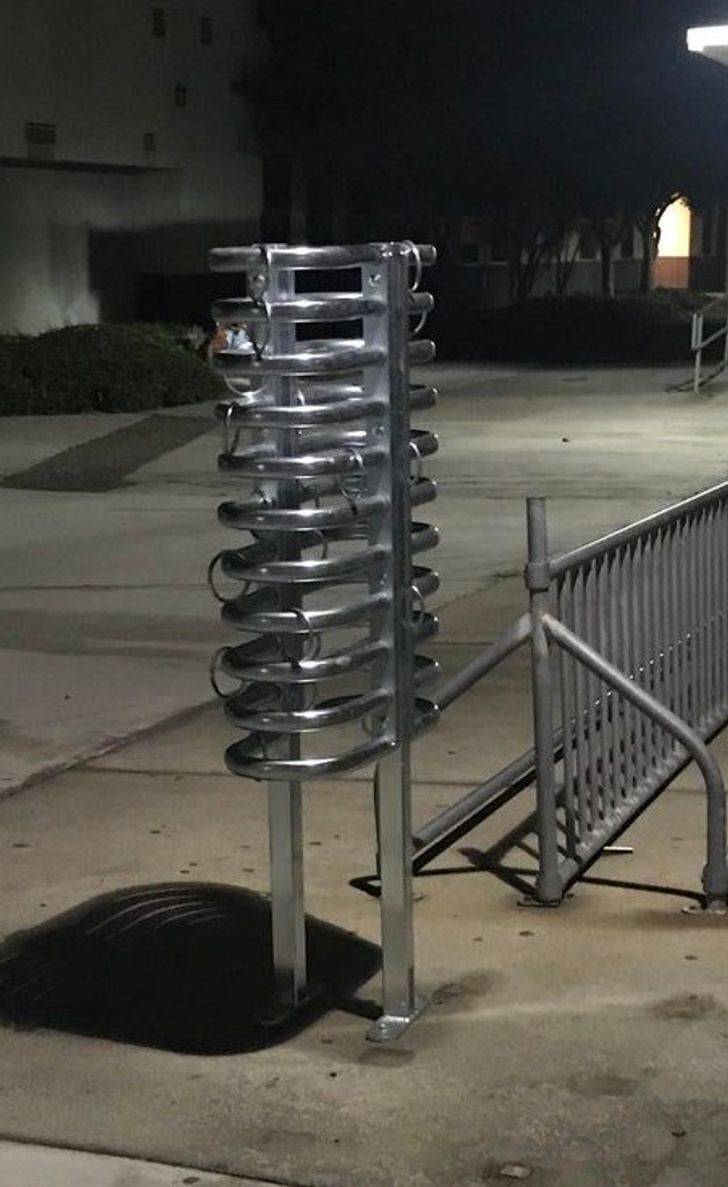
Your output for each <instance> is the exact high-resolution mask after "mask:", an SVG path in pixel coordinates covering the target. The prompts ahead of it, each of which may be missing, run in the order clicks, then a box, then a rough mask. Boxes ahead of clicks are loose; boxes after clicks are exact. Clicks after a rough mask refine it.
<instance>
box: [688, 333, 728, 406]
mask: <svg viewBox="0 0 728 1187" xmlns="http://www.w3.org/2000/svg"><path fill="white" fill-rule="evenodd" d="M692 330H693V341H692V347H693V350H694V352H695V372H694V375H693V393H694V394H695V395H696V396H697V395H698V393H699V391H700V373H701V370H702V367H703V350H702V342H703V315H702V313H694V314H693V325H692ZM726 346H727V347H728V338H727V339H726Z"/></svg>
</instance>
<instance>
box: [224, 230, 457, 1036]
mask: <svg viewBox="0 0 728 1187" xmlns="http://www.w3.org/2000/svg"><path fill="white" fill-rule="evenodd" d="M434 259H435V252H434V249H433V248H431V247H426V246H425V247H418V246H417V245H415V244H413V243H410V242H405V243H372V244H365V245H362V246H358V247H357V246H355V247H341V246H334V247H291V246H287V245H283V244H265V245H256V246H253V247H231V248H218V249H215V250H213V251H212V252H211V254H210V267H211V268H212V270H213V271H216V272H233V273H239V274H241V276H243V275H245V276H246V277H247V295H245V296H240V297H239V298H234V299H228V300H221V301H219V302H218V303H217V304H216V305H215V307H214V310H213V316H214V318H215V320H216V322H217V324H218V325H219V326H220V327H223V328H226V327H231V326H237V325H242V326H245V327H246V329H247V332H248V334H249V336H250V340H251V343H252V349H249V350H247V351H246V350H243V351H241V350H237V349H227V350H223V351H221V352H220V353H219V354H218V355H217V356H216V363H217V365H218V367H219V368H220V370H221V372H222V374H223V376H224V377H225V379H226V381H227V384H228V387H229V388H230V392H231V395H230V399H229V400H227V401H225V402H224V403H223V404H221V406H220V408H219V410H218V411H219V415H220V417H221V419H222V422H223V439H224V444H223V450H222V453H221V455H220V459H219V464H220V467H221V469H222V470H224V471H226V472H227V473H230V474H234V475H236V476H239V477H240V479H241V480H244V481H245V482H246V483H247V485H248V486H249V491H248V493H247V495H246V497H245V498H244V499H242V501H226V502H224V503H222V504H221V506H220V507H219V512H218V515H219V520H220V522H221V523H222V524H224V525H225V526H226V527H229V528H231V529H233V530H234V531H237V532H246V533H249V534H250V536H252V543H249V542H248V543H243V544H241V545H234V546H232V547H230V548H227V549H225V550H223V551H222V552H221V553H219V554H218V556H216V557H215V558H214V560H213V561H212V563H211V565H210V578H211V584H212V587H213V590H214V591H215V592H216V595H217V596H218V597H219V598H220V600H221V601H222V603H223V606H222V618H223V620H224V622H225V623H226V624H227V625H229V626H230V627H231V628H233V629H234V630H236V631H239V632H242V633H243V634H245V635H249V636H252V638H250V639H248V640H246V641H243V642H241V643H239V644H237V645H232V646H228V647H225V648H223V649H222V650H221V651H220V652H219V653H218V655H217V656H216V657H215V659H214V661H213V682H214V684H215V686H216V688H217V689H218V691H219V692H220V694H221V695H222V696H223V697H224V700H225V709H226V713H227V715H228V717H229V719H230V721H231V723H232V724H233V725H235V726H237V727H239V728H241V729H242V730H244V731H245V736H244V737H243V739H242V740H241V741H237V742H234V743H233V744H232V745H230V746H229V747H228V750H227V752H226V756H225V757H226V762H227V765H228V767H229V768H230V770H231V771H233V772H234V773H235V774H237V775H242V776H247V777H249V778H252V779H257V780H262V781H265V782H266V783H267V785H268V803H269V822H270V854H271V898H272V927H273V949H274V951H273V957H274V967H275V974H276V988H277V995H278V999H279V1003H280V1005H281V1009H282V1011H283V1013H285V1012H286V1011H288V1012H290V1011H291V1010H295V1009H297V1008H298V1007H299V1006H300V1005H301V1004H302V1003H304V1002H305V1001H306V999H307V995H308V993H309V985H308V980H307V969H306V946H305V926H304V893H303V859H302V820H301V816H302V796H301V787H302V782H303V781H305V780H307V779H311V778H316V777H325V776H330V775H334V774H338V773H340V772H344V771H350V770H353V769H354V768H357V767H361V766H364V765H366V764H369V763H371V762H376V764H377V768H376V772H377V773H376V788H377V803H378V839H379V868H380V874H381V884H382V948H383V979H384V987H383V1015H382V1018H381V1019H380V1020H379V1021H378V1023H377V1024H376V1026H375V1027H374V1028H373V1031H372V1033H371V1037H372V1038H374V1039H386V1038H390V1037H393V1036H395V1035H396V1034H398V1033H400V1031H401V1030H402V1029H403V1027H405V1026H406V1025H407V1024H408V1023H409V1022H410V1021H411V1019H412V1018H413V1017H414V1016H415V1014H416V1013H417V1012H418V1009H419V1003H418V1000H417V998H416V995H415V988H414V972H413V943H412V891H411V866H412V829H411V819H410V815H411V813H410V761H409V747H410V742H411V739H412V737H413V736H414V735H415V734H417V733H418V732H420V731H421V730H423V729H425V728H426V727H427V726H429V725H431V724H432V723H433V722H434V721H435V720H436V718H437V709H436V707H435V705H434V704H433V702H432V701H431V700H427V699H426V698H425V697H423V696H422V695H421V690H422V689H423V688H424V687H425V686H426V685H427V683H428V682H429V681H431V680H432V679H433V678H434V677H436V676H437V674H438V668H437V665H436V664H435V663H434V662H433V661H431V660H429V659H427V658H426V657H422V656H419V655H416V654H415V650H414V649H415V645H416V644H417V642H418V641H420V640H424V639H426V638H427V637H428V636H431V635H432V634H434V632H435V631H436V628H437V622H436V619H435V618H434V617H433V616H432V615H431V614H430V613H428V612H427V610H426V608H425V598H426V596H427V595H428V594H430V593H432V592H433V591H434V590H435V589H436V588H437V584H438V578H437V575H436V574H435V573H433V572H432V571H431V570H429V569H428V568H426V567H425V566H423V565H420V564H414V563H413V557H419V555H420V554H422V553H424V552H425V551H426V550H428V549H430V548H432V547H433V546H434V545H435V544H436V543H437V532H436V531H435V529H434V528H432V527H431V526H430V525H429V524H427V523H424V522H421V521H413V520H412V515H411V513H412V510H413V509H414V508H417V507H420V506H422V505H423V504H426V503H428V502H429V501H430V500H432V499H433V498H434V497H435V493H436V492H435V487H434V484H433V483H432V482H431V481H430V480H429V479H428V478H427V477H425V476H424V474H423V473H422V464H423V461H424V459H426V458H427V456H428V455H430V454H432V453H434V452H435V450H436V449H437V441H436V438H435V437H434V435H433V434H432V433H430V432H427V431H425V430H417V431H415V430H413V429H412V428H411V426H410V411H411V410H412V409H413V408H417V409H421V408H426V407H428V406H429V405H431V404H432V403H433V402H434V400H435V398H436V392H435V391H434V389H433V388H431V387H426V386H417V387H415V386H413V385H411V384H410V378H409V367H410V363H412V362H418V363H421V362H426V361H428V360H430V359H431V358H432V357H433V355H434V344H433V343H432V342H430V341H429V340H427V339H413V334H415V333H417V332H418V331H419V330H420V329H421V328H422V326H423V325H424V322H425V319H426V317H427V314H428V313H429V312H430V310H431V309H432V304H433V302H432V298H431V296H430V295H429V294H427V293H424V292H420V291H419V284H420V280H421V277H422V271H423V268H424V267H425V266H427V265H429V264H432V263H433V262H434ZM304 270H305V271H307V272H312V271H316V270H325V271H326V273H327V274H328V273H330V272H332V271H336V272H337V273H338V274H339V275H340V277H341V278H342V285H341V287H342V289H344V290H345V291H325V292H309V291H307V292H305V293H304V292H299V291H297V284H296V278H297V276H298V275H299V273H300V272H301V271H304ZM309 279H310V278H309ZM306 288H310V283H309V284H307V285H306ZM337 289H338V285H337ZM315 323H319V324H321V323H323V324H324V325H329V326H330V325H331V323H338V324H343V325H344V326H345V327H346V328H345V330H344V331H343V334H344V335H345V336H335V337H325V338H308V339H306V338H303V337H302V336H301V329H300V327H302V326H306V325H309V326H310V325H311V324H315ZM221 577H224V578H225V579H226V580H227V582H228V583H229V582H230V581H232V582H233V587H232V591H231V592H222V591H221V590H220V582H221ZM222 684H224V685H225V688H224V689H223V688H222V687H221V685H222ZM342 735H343V736H342Z"/></svg>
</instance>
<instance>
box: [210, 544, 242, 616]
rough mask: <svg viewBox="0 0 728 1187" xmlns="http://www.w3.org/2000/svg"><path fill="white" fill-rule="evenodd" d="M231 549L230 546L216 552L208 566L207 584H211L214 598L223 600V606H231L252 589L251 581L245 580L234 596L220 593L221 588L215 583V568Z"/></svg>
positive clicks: (219, 600)
mask: <svg viewBox="0 0 728 1187" xmlns="http://www.w3.org/2000/svg"><path fill="white" fill-rule="evenodd" d="M229 551H230V549H229V548H223V549H221V550H220V552H216V553H215V555H214V556H213V558H212V560H211V561H210V563H209V565H208V566H207V584H208V586H209V589H210V593H211V594H212V596H213V598H215V599H216V600H217V601H218V602H221V603H222V605H223V606H230V605H231V604H232V603H233V602H237V600H238V598H239V597H242V596H243V595H244V594H246V593H247V592H248V590H249V589H250V582H249V581H243V582H241V588H240V592H239V593H236V594H235V596H234V597H231V598H226V597H224V595H223V594H221V593H220V591H219V589H218V588H217V586H216V585H215V568H216V566H217V565H218V564H219V563H220V561H221V560H222V558H223V557H224V556H225V555H226V553H228V552H229Z"/></svg>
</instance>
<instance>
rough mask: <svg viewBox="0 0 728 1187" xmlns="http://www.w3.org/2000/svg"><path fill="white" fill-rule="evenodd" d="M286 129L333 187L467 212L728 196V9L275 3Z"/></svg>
mask: <svg viewBox="0 0 728 1187" xmlns="http://www.w3.org/2000/svg"><path fill="white" fill-rule="evenodd" d="M264 7H265V8H266V10H267V20H268V29H269V34H270V38H271V42H272V45H273V47H274V67H273V72H274V78H275V94H276V98H275V104H277V110H274V107H275V104H269V105H268V112H269V113H270V112H271V111H274V118H273V123H274V124H276V128H277V132H276V134H277V135H279V136H280V137H281V138H282V140H286V139H288V140H289V142H290V141H292V142H293V143H294V144H295V145H296V147H297V149H298V151H300V152H302V153H304V154H305V155H306V156H307V159H308V161H309V163H310V165H309V167H310V169H311V171H312V172H313V173H314V174H317V175H318V178H319V181H320V182H321V183H323V184H326V183H327V181H329V180H333V181H336V180H337V179H338V178H340V177H341V176H342V175H345V176H346V177H347V178H349V179H350V181H351V183H352V184H353V185H354V186H355V188H356V190H357V191H358V192H360V193H368V194H369V198H370V202H372V203H373V204H375V205H376V203H377V202H380V203H384V204H386V205H388V206H390V207H391V206H392V204H393V203H399V208H402V209H403V208H404V207H405V206H406V207H407V208H408V209H410V210H412V211H414V210H415V209H416V208H417V205H418V203H419V204H422V203H425V204H427V205H429V206H430V207H433V208H434V207H437V208H438V209H439V210H441V211H448V210H451V211H452V212H453V213H455V212H456V211H457V212H459V213H463V212H470V213H474V212H476V211H479V210H482V209H483V207H484V206H485V205H487V204H488V203H489V202H492V201H496V200H498V201H502V200H503V196H504V193H506V192H507V193H508V194H510V195H513V196H524V195H530V196H531V197H533V196H534V195H538V196H539V199H542V200H543V201H548V202H554V201H557V200H561V199H562V198H563V196H564V195H565V194H568V195H572V196H573V200H574V202H576V203H581V204H589V203H592V204H594V203H595V202H599V201H603V202H604V203H605V204H607V205H608V204H610V203H614V202H628V201H630V200H631V199H632V197H633V195H634V193H636V192H637V191H640V192H642V191H644V188H645V186H646V185H648V184H650V185H654V186H656V187H657V188H659V189H664V187H665V186H668V187H669V188H674V189H675V190H682V191H685V192H689V193H691V195H694V196H695V197H696V198H700V197H702V196H704V195H705V196H712V192H713V191H716V192H717V193H721V194H723V195H724V196H725V195H727V194H728V68H723V67H721V66H719V65H717V64H716V63H713V62H710V61H707V60H704V59H702V58H700V57H698V56H696V55H693V54H689V53H688V52H687V49H686V45H685V31H686V28H687V27H688V26H689V25H694V24H711V23H713V24H716V23H718V24H720V23H726V24H728V0H722V2H721V3H717V2H715V0H632V2H630V0H600V2H595V0H447V2H444V3H428V2H423V3H419V4H414V3H410V2H409V0H402V2H397V3H393V2H392V0H367V2H366V3H362V0H322V2H320V3H318V4H315V5H314V4H298V5H291V4H290V3H289V2H288V0H269V2H268V3H267V4H266V5H265V6H264Z"/></svg>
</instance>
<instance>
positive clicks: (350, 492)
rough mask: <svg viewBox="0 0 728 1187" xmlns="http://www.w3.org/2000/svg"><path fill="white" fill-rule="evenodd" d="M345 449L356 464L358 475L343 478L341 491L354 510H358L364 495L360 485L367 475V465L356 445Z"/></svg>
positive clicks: (340, 484)
mask: <svg viewBox="0 0 728 1187" xmlns="http://www.w3.org/2000/svg"><path fill="white" fill-rule="evenodd" d="M345 449H346V452H347V453H348V454H349V455H350V456H351V457H352V458H353V459H354V461H355V463H356V473H354V474H349V475H346V476H345V477H344V478H342V479H341V482H340V483H339V490H340V491H341V493H342V495H343V496H344V498H345V499H346V501H347V502H348V504H349V506H350V507H351V508H352V510H356V505H357V503H358V501H359V499H360V498H361V495H362V491H361V485H360V484H361V480H362V478H363V477H364V474H365V473H366V463H365V461H364V455H363V453H362V451H361V450H360V449H359V448H358V447H357V446H356V445H346V446H345Z"/></svg>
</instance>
